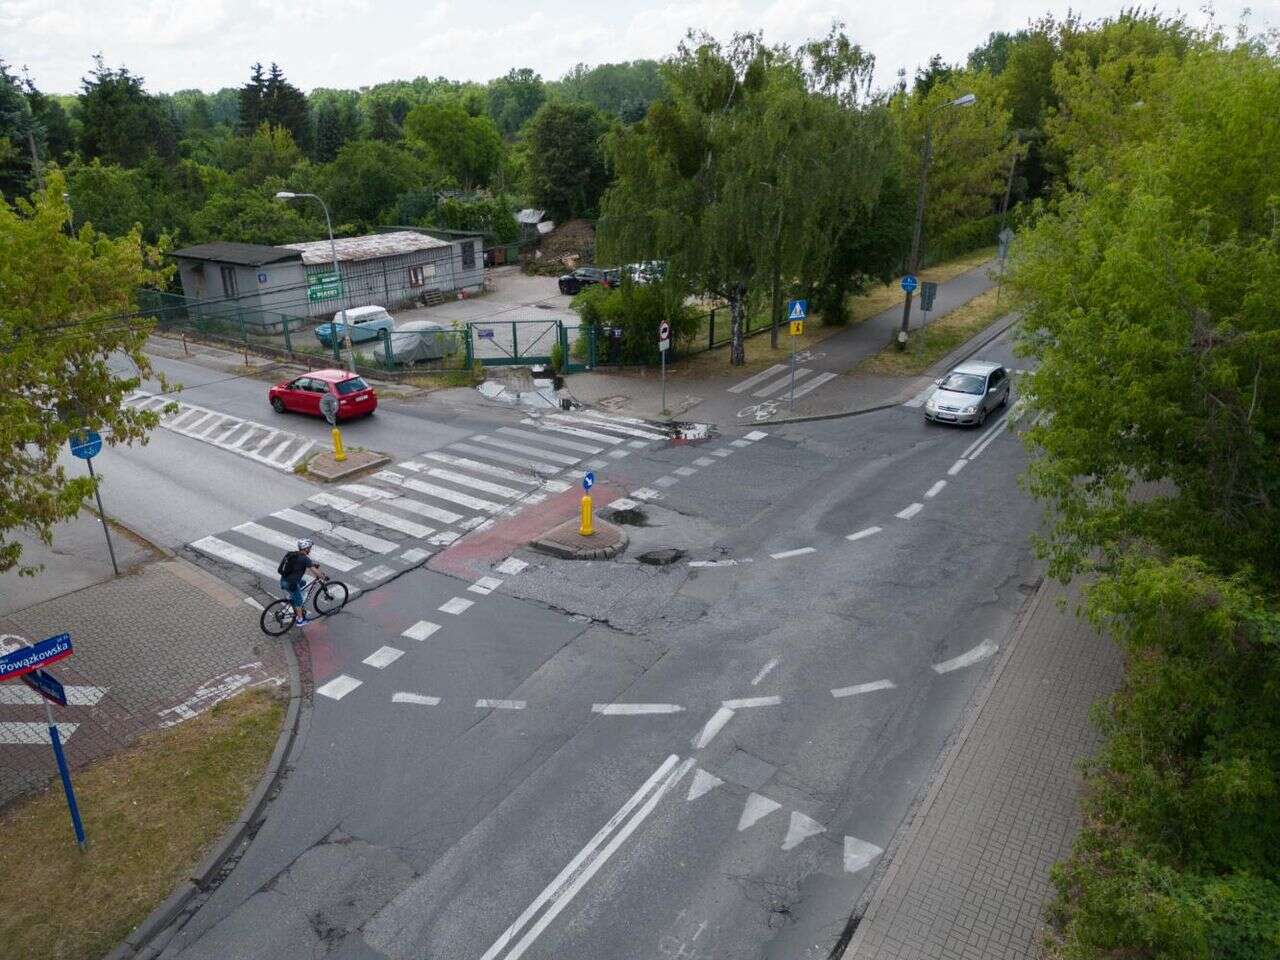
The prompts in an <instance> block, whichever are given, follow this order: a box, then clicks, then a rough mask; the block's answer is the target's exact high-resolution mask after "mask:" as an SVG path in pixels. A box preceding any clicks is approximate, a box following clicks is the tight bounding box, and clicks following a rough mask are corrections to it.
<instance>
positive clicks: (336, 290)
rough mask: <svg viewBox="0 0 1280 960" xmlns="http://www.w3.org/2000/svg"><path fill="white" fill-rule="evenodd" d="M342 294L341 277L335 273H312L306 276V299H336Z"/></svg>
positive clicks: (314, 300)
mask: <svg viewBox="0 0 1280 960" xmlns="http://www.w3.org/2000/svg"><path fill="white" fill-rule="evenodd" d="M340 296H342V278H341V277H339V276H338V275H337V274H336V273H313V274H310V275H309V276H308V277H307V299H308V300H309V301H311V302H312V303H315V302H316V301H317V300H336V299H337V298H338V297H340Z"/></svg>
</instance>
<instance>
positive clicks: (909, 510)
mask: <svg viewBox="0 0 1280 960" xmlns="http://www.w3.org/2000/svg"><path fill="white" fill-rule="evenodd" d="M923 509H924V504H923V503H913V504H911V506H909V507H904V508H903V509H901V510H899V511H898V512H897V513H895V514H894V516H895V517H897V518H898V519H899V520H910V519H911V518H912V517H914V516H915V515H916V514H917V513H919V512H920V511H921V510H923Z"/></svg>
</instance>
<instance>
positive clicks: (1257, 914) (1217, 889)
mask: <svg viewBox="0 0 1280 960" xmlns="http://www.w3.org/2000/svg"><path fill="white" fill-rule="evenodd" d="M1090 612H1091V615H1092V616H1093V617H1094V619H1095V621H1097V622H1099V623H1101V624H1106V625H1108V626H1109V627H1110V628H1111V631H1112V633H1113V634H1114V636H1115V638H1116V641H1117V642H1118V643H1119V644H1120V645H1121V646H1122V648H1123V649H1124V651H1125V654H1126V660H1127V663H1128V671H1127V677H1126V682H1125V685H1124V688H1123V689H1122V690H1121V691H1120V692H1119V693H1118V694H1116V695H1115V696H1113V697H1112V698H1111V700H1110V702H1109V703H1107V704H1106V705H1105V709H1103V710H1100V711H1099V714H1098V718H1097V719H1098V722H1099V725H1100V726H1101V728H1102V730H1103V732H1104V733H1105V734H1106V737H1107V740H1106V743H1105V745H1104V746H1103V748H1102V749H1101V750H1100V752H1099V753H1098V755H1097V756H1096V757H1094V758H1093V759H1092V760H1090V761H1089V762H1088V764H1087V766H1086V773H1087V777H1088V785H1087V793H1086V798H1085V824H1086V825H1085V828H1084V830H1083V831H1082V832H1081V833H1080V836H1079V837H1078V838H1077V840H1076V842H1075V845H1074V847H1073V850H1072V855H1071V857H1070V859H1069V860H1067V861H1066V863H1064V864H1062V865H1059V866H1058V867H1057V868H1055V871H1054V881H1055V883H1056V885H1057V888H1058V902H1057V905H1056V907H1055V908H1054V915H1055V916H1054V918H1055V925H1056V927H1057V932H1058V939H1057V942H1056V944H1055V948H1054V951H1053V954H1052V955H1053V956H1056V957H1060V958H1064V960H1067V958H1069V960H1077V958H1093V957H1101V956H1122V955H1123V956H1150V957H1155V956H1159V957H1187V958H1197V960H1200V958H1204V960H1209V958H1218V957H1230V958H1258V960H1262V958H1264V957H1267V958H1273V957H1275V956H1277V955H1280V804H1278V803H1277V799H1278V798H1280V615H1277V614H1276V612H1275V611H1274V610H1272V609H1270V608H1269V607H1268V605H1267V604H1265V603H1264V602H1263V601H1262V600H1261V598H1260V597H1259V596H1258V595H1257V594H1255V593H1254V592H1253V591H1252V590H1251V589H1250V586H1249V584H1248V583H1247V582H1246V581H1244V580H1243V579H1240V578H1232V579H1225V578H1223V577H1221V576H1217V575H1214V574H1213V573H1211V572H1209V570H1208V568H1207V567H1206V566H1205V565H1204V564H1203V563H1201V562H1199V561H1196V560H1189V559H1178V560H1173V561H1169V562H1161V561H1156V560H1141V561H1130V562H1128V563H1126V564H1125V565H1124V566H1123V567H1122V568H1121V569H1120V570H1119V572H1118V573H1117V574H1116V575H1114V576H1112V577H1109V578H1107V579H1104V580H1102V581H1101V582H1100V583H1099V584H1098V585H1097V586H1096V587H1095V588H1094V589H1093V591H1092V592H1091V596H1090Z"/></svg>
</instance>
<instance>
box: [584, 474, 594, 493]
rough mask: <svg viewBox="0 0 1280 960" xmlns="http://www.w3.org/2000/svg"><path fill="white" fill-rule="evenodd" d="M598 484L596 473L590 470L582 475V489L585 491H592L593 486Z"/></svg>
mask: <svg viewBox="0 0 1280 960" xmlns="http://www.w3.org/2000/svg"><path fill="white" fill-rule="evenodd" d="M595 485H596V475H595V474H594V473H592V472H591V471H590V470H588V471H587V472H586V473H585V474H583V476H582V490H583V492H584V493H590V492H591V488H592V487H594V486H595Z"/></svg>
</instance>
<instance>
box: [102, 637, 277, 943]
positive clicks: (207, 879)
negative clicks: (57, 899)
mask: <svg viewBox="0 0 1280 960" xmlns="http://www.w3.org/2000/svg"><path fill="white" fill-rule="evenodd" d="M284 653H285V661H286V663H287V664H288V666H289V707H288V710H287V711H286V712H285V717H284V726H283V727H282V728H281V730H280V735H279V736H278V737H277V738H276V746H275V749H274V750H273V751H272V752H271V758H270V759H269V760H268V761H267V766H266V769H264V770H263V772H262V777H261V778H260V779H259V780H258V785H257V786H256V787H255V788H254V790H253V792H252V793H251V794H249V796H248V798H247V799H246V800H245V803H244V806H243V807H242V808H241V810H240V816H239V817H237V818H236V820H235V822H234V823H232V824H231V825H230V826H228V827H227V829H226V830H225V831H224V832H223V834H222V836H221V838H219V839H218V841H217V842H216V843H215V844H214V845H213V847H212V848H211V849H210V850H209V852H208V853H207V854H206V855H205V857H204V859H203V860H201V861H200V863H199V864H197V865H196V867H195V868H194V869H193V870H192V871H191V873H190V874H189V875H188V877H187V879H185V880H183V881H182V882H181V883H179V884H178V886H177V889H175V890H174V891H173V893H171V894H170V895H169V897H168V898H167V899H166V900H165V901H164V902H163V903H161V904H160V905H159V906H158V907H156V908H155V909H154V910H152V911H151V913H150V914H148V915H147V917H146V919H145V920H143V921H142V922H141V923H140V924H138V926H137V927H135V928H134V930H133V932H131V933H130V934H129V935H128V936H127V937H125V938H124V942H123V943H121V944H119V945H118V946H117V947H116V948H115V949H114V950H112V951H111V952H110V953H109V954H107V955H106V957H104V958H103V960H139V958H143V957H150V956H155V955H156V953H158V951H154V952H153V951H152V949H151V944H152V941H153V940H156V939H157V938H159V937H161V936H162V935H163V934H164V933H165V932H166V931H167V930H168V928H169V927H170V926H171V925H172V924H174V922H175V921H176V920H177V919H178V918H179V917H180V916H181V915H182V913H183V911H185V910H186V909H187V907H188V906H189V905H190V903H191V901H192V900H193V899H195V897H197V896H198V895H199V894H201V893H204V892H206V891H208V890H209V889H210V887H211V885H212V884H213V881H214V879H215V878H216V877H217V875H218V873H219V872H220V871H221V869H222V867H223V865H224V864H225V863H226V861H227V859H228V858H229V857H230V856H231V854H232V853H234V852H235V851H236V850H237V849H238V848H239V847H240V845H241V844H242V843H243V842H244V840H245V838H246V837H247V836H248V835H249V834H250V833H251V832H252V831H253V830H254V829H255V828H256V827H257V826H258V824H259V823H260V822H261V818H262V813H263V810H264V808H265V807H266V805H267V803H268V800H269V799H270V796H271V793H272V791H273V790H274V789H275V787H276V784H277V783H279V781H280V775H281V773H282V772H283V771H284V764H285V759H286V758H287V757H288V756H289V752H290V750H292V748H293V744H294V740H295V738H296V736H297V733H298V717H299V714H300V713H301V710H302V672H301V669H300V667H299V665H298V657H297V654H295V653H294V651H293V644H292V643H285V645H284ZM173 932H176V930H175V931H173ZM171 935H172V934H170V936H171ZM166 941H167V938H166Z"/></svg>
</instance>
